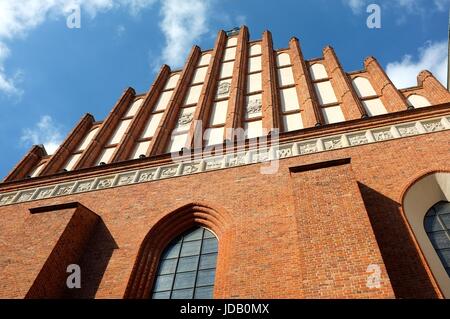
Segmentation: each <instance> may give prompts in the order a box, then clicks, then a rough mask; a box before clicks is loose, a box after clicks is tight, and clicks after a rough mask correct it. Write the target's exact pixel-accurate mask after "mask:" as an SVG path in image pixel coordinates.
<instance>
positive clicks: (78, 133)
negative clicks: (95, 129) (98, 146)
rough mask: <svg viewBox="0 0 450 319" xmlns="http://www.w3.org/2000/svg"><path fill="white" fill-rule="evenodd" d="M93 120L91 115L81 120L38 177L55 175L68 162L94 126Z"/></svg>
mask: <svg viewBox="0 0 450 319" xmlns="http://www.w3.org/2000/svg"><path fill="white" fill-rule="evenodd" d="M94 122H95V119H94V117H93V116H92V115H91V114H86V115H85V116H83V117H82V118H81V120H80V121H79V122H78V124H77V125H76V126H75V128H74V129H73V130H72V132H70V134H69V136H68V137H67V138H66V139H65V140H64V143H63V144H61V146H60V147H59V148H58V150H57V151H56V152H55V154H53V155H52V157H51V158H50V160H49V161H48V162H47V164H46V165H45V167H44V169H43V170H42V171H41V173H40V175H41V176H42V175H50V174H54V173H57V172H58V171H59V170H60V169H61V168H62V167H63V165H64V164H65V163H66V162H67V161H68V160H69V158H70V156H71V155H72V154H73V153H74V152H76V150H77V147H78V146H79V144H80V143H81V141H82V140H83V139H84V138H85V136H86V134H88V133H89V131H90V130H91V128H92V126H93V125H94Z"/></svg>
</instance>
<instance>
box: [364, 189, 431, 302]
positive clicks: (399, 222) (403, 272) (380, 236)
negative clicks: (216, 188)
mask: <svg viewBox="0 0 450 319" xmlns="http://www.w3.org/2000/svg"><path fill="white" fill-rule="evenodd" d="M358 186H359V189H360V192H361V195H362V197H363V200H364V205H365V207H366V210H367V213H368V214H369V219H370V222H371V224H372V228H373V230H374V233H375V236H376V239H377V242H378V246H379V247H380V251H381V255H382V256H383V260H384V263H385V266H386V269H387V272H388V275H389V278H390V280H391V284H392V288H393V289H394V292H395V295H396V297H397V298H438V295H437V293H436V291H435V289H434V287H433V284H432V282H431V281H430V278H429V276H428V274H427V272H426V271H425V269H424V267H423V264H422V261H421V259H420V256H419V253H418V251H417V249H416V247H415V245H414V241H413V239H412V238H411V236H410V234H409V232H408V228H407V225H405V222H404V220H403V218H402V216H401V215H400V214H401V213H400V209H399V208H400V204H399V203H397V202H396V201H394V200H392V199H390V198H388V197H386V196H384V195H383V194H380V193H379V192H377V191H376V190H374V189H372V188H370V187H368V186H366V185H364V184H362V183H358Z"/></svg>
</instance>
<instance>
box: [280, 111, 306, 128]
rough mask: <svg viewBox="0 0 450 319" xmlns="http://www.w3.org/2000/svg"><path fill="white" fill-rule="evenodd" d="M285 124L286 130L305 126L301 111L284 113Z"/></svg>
mask: <svg viewBox="0 0 450 319" xmlns="http://www.w3.org/2000/svg"><path fill="white" fill-rule="evenodd" d="M283 124H284V130H285V131H286V132H290V131H295V130H300V129H302V128H303V122H302V116H301V114H300V113H295V114H289V115H284V116H283Z"/></svg>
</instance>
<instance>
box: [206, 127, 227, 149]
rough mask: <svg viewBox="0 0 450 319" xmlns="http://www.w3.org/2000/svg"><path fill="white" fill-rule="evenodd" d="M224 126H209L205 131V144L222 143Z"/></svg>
mask: <svg viewBox="0 0 450 319" xmlns="http://www.w3.org/2000/svg"><path fill="white" fill-rule="evenodd" d="M224 130H225V128H224V127H218V128H210V129H207V130H206V132H205V138H206V141H207V142H206V146H211V145H216V144H222V143H223V140H224V139H223V136H224Z"/></svg>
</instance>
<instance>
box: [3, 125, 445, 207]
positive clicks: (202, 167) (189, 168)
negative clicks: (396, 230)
mask: <svg viewBox="0 0 450 319" xmlns="http://www.w3.org/2000/svg"><path fill="white" fill-rule="evenodd" d="M445 130H450V116H443V117H439V118H434V119H426V120H419V121H415V122H409V123H401V124H396V125H391V126H386V127H381V128H375V129H369V130H364V131H359V132H351V133H345V134H340V135H334V136H327V137H323V138H316V139H311V140H308V141H301V142H291V143H287V144H283V145H277V146H272V147H270V149H265V150H258V149H254V150H249V151H246V152H241V153H237V154H226V155H222V156H216V157H210V158H205V159H202V160H200V161H193V162H183V163H173V164H167V165H164V166H160V167H152V168H146V169H140V170H133V171H129V172H122V173H117V174H114V175H105V176H100V177H92V178H88V179H83V180H79V181H72V182H64V183H60V184H55V185H47V186H43V187H35V188H30V189H25V190H20V191H15V192H11V193H5V194H0V206H6V205H12V204H17V203H24V202H30V201H34V200H40V199H46V198H54V197H60V196H65V195H70V194H78V193H86V192H91V191H96V190H102V189H107V188H112V187H120V186H126V185H132V184H139V183H145V182H152V181H156V180H162V179H167V178H174V177H178V176H186V175H192V174H198V173H202V172H209V171H215V170H220V169H225V168H230V167H238V166H244V165H251V164H256V163H263V162H267V161H270V160H273V159H275V160H277V159H283V158H289V157H295V156H302V155H307V154H313V153H319V152H323V151H331V150H336V149H341V148H346V147H352V146H359V145H365V144H370V143H377V142H382V141H386V140H393V139H399V138H403V137H408V136H416V135H423V134H427V133H432V132H438V131H445Z"/></svg>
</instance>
